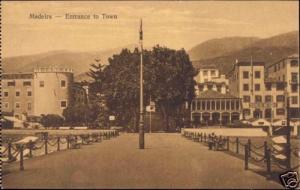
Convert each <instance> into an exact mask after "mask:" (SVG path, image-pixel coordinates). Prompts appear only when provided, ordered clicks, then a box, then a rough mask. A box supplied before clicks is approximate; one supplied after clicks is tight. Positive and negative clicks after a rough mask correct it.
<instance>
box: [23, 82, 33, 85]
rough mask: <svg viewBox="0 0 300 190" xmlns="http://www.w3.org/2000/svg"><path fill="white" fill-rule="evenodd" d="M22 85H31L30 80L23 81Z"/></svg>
mask: <svg viewBox="0 0 300 190" xmlns="http://www.w3.org/2000/svg"><path fill="white" fill-rule="evenodd" d="M23 86H31V82H30V81H24V82H23Z"/></svg>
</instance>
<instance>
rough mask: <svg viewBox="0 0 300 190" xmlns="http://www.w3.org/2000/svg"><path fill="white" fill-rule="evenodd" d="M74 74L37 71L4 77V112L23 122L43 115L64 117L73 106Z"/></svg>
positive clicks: (42, 69)
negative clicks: (30, 117)
mask: <svg viewBox="0 0 300 190" xmlns="http://www.w3.org/2000/svg"><path fill="white" fill-rule="evenodd" d="M72 84H73V71H72V70H71V69H65V68H37V69H34V71H33V72H32V73H4V74H3V75H2V81H1V85H2V105H3V107H2V111H3V112H4V113H9V114H11V115H14V116H15V117H16V118H19V119H24V117H27V116H41V115H42V114H58V115H62V113H63V110H64V109H65V108H66V107H67V106H68V105H69V104H71V103H72V88H71V86H72Z"/></svg>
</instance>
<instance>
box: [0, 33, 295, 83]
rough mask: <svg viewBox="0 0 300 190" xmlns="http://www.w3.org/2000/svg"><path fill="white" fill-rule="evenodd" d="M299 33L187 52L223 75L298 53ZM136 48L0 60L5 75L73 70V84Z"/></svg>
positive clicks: (230, 40)
mask: <svg viewBox="0 0 300 190" xmlns="http://www.w3.org/2000/svg"><path fill="white" fill-rule="evenodd" d="M298 36H299V31H293V32H289V33H284V34H280V35H276V36H273V37H270V38H264V39H261V38H257V37H238V36H237V37H226V38H219V39H211V40H208V41H205V42H203V43H200V44H198V45H196V46H195V47H193V48H191V49H190V50H189V51H188V54H189V55H190V59H191V60H192V63H193V65H194V67H195V68H196V69H197V68H200V67H201V66H203V65H212V66H215V67H217V68H219V69H220V71H221V73H225V74H226V73H227V72H228V71H229V70H230V69H231V68H232V64H233V63H234V62H235V61H236V60H239V61H249V60H250V57H251V56H252V58H253V60H254V61H264V62H265V63H266V64H270V63H273V62H275V61H278V60H280V59H282V58H283V57H286V56H289V55H291V54H294V53H298V50H299V46H298V44H299V39H298ZM135 47H136V45H128V46H126V47H120V48H115V49H110V50H105V51H93V52H72V51H67V50H59V51H51V52H47V53H40V54H35V55H25V56H17V57H7V58H3V59H2V68H3V71H4V72H5V73H18V72H31V71H33V69H34V68H35V67H49V66H56V67H68V68H72V69H73V70H74V74H75V80H77V81H82V80H89V77H88V76H87V75H86V73H87V72H88V71H89V68H90V64H92V63H95V59H100V60H101V61H100V62H101V64H107V62H108V58H109V57H111V56H112V55H113V54H117V53H119V52H120V51H121V49H123V48H128V49H131V50H133V49H134V48H135Z"/></svg>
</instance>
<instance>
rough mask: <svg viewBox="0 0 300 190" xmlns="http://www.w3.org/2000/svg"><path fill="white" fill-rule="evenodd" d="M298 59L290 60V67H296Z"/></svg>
mask: <svg viewBox="0 0 300 190" xmlns="http://www.w3.org/2000/svg"><path fill="white" fill-rule="evenodd" d="M298 64H299V63H298V60H292V61H291V67H297V66H298Z"/></svg>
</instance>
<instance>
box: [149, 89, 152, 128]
mask: <svg viewBox="0 0 300 190" xmlns="http://www.w3.org/2000/svg"><path fill="white" fill-rule="evenodd" d="M149 105H150V130H149V133H151V131H152V129H151V128H152V127H151V112H152V109H151V95H150V103H149Z"/></svg>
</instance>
